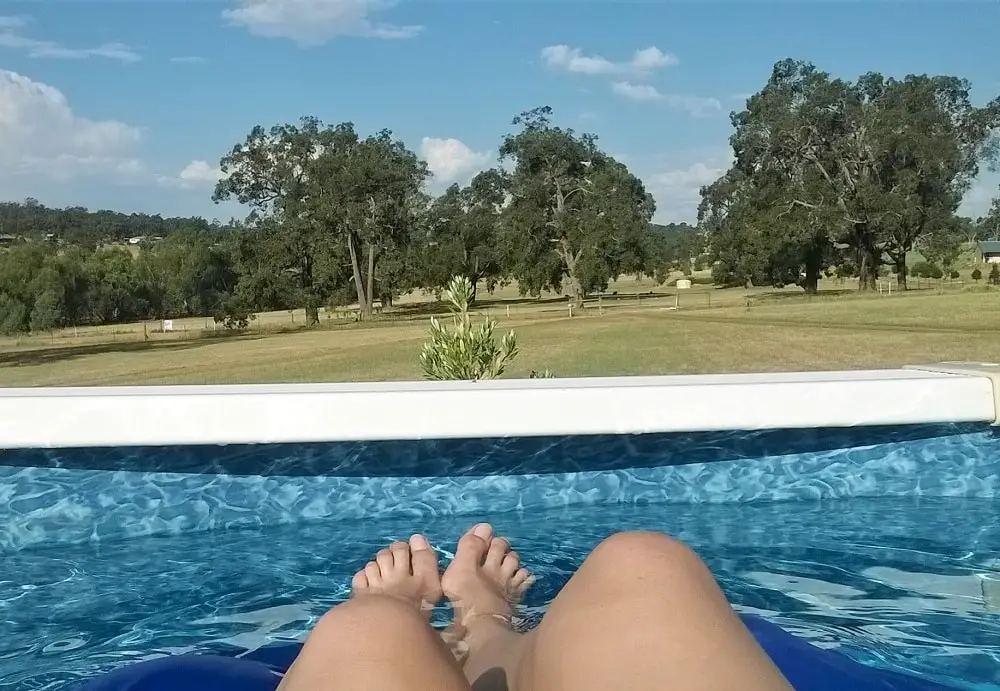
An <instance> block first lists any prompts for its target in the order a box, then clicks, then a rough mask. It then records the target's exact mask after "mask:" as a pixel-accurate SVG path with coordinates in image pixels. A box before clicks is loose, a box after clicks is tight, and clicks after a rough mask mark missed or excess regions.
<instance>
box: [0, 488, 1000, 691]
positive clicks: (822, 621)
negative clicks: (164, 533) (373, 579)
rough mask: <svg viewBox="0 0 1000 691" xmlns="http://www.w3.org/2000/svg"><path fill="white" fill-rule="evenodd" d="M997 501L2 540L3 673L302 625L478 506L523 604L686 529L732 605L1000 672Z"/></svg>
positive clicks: (961, 671)
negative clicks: (67, 543) (526, 589)
mask: <svg viewBox="0 0 1000 691" xmlns="http://www.w3.org/2000/svg"><path fill="white" fill-rule="evenodd" d="M997 509H998V503H997V502H995V501H993V500H970V499H933V500H928V499H922V500H915V499H872V500H868V499H851V500H844V501H835V502H823V503H812V502H792V503H772V504H744V505H735V504H734V505H715V506H707V505H655V506H645V507H625V506H610V507H607V506H606V507H579V508H575V509H562V510H553V511H548V512H534V513H530V514H527V513H526V514H517V513H507V514H498V515H495V516H481V517H480V516H475V517H468V518H464V519H456V518H455V517H449V518H440V519H431V520H424V521H423V522H421V523H420V524H411V523H412V522H411V521H408V520H403V519H382V520H375V521H364V522H351V521H339V522H331V523H313V524H309V525H302V526H285V527H282V528H277V529H268V530H255V531H216V532H206V533H199V534H192V535H183V536H175V537H163V538H136V539H132V540H123V541H118V542H114V543H108V544H104V545H100V546H97V547H57V548H52V549H45V550H36V551H25V552H22V553H18V554H14V555H11V556H8V557H7V563H6V564H5V569H4V573H5V576H4V580H3V581H2V582H0V601H2V602H3V605H4V609H5V611H6V615H5V616H4V621H3V622H0V688H3V689H11V690H12V691H13V689H18V690H20V689H46V690H55V689H64V688H67V687H69V686H72V684H73V683H74V682H76V681H78V680H79V679H82V678H86V677H88V676H90V675H92V674H94V673H95V672H98V671H101V670H107V669H111V668H113V667H116V666H118V665H120V664H123V663H124V662H126V661H136V660H141V659H146V658H148V657H152V656H156V655H161V654H169V653H178V652H184V651H192V650H201V651H206V650H213V649H214V650H218V649H220V648H239V649H254V648H257V647H260V646H261V645H264V644H266V643H268V642H273V641H278V640H295V639H300V638H301V637H302V636H303V634H304V633H305V632H306V631H307V630H308V629H309V627H310V626H311V625H312V624H313V623H315V621H316V619H317V618H318V617H319V616H320V615H322V614H323V612H325V611H326V610H327V609H328V608H329V607H331V606H333V605H334V604H336V603H337V602H340V601H342V600H344V599H345V598H346V597H347V595H348V590H347V584H348V582H349V579H350V576H351V574H352V573H353V571H354V570H355V569H357V568H358V567H359V566H360V565H361V564H363V562H364V561H365V560H366V559H367V558H368V557H369V556H370V555H371V554H372V553H373V552H374V551H375V550H377V549H378V548H380V547H381V546H383V545H384V544H385V543H386V542H388V541H390V540H393V539H396V538H399V537H405V536H406V534H407V533H409V532H410V531H412V530H418V529H419V530H424V531H426V532H427V533H428V535H429V536H430V537H431V538H432V539H433V540H434V541H435V543H436V544H437V545H439V547H440V549H441V552H442V554H443V561H446V560H447V558H448V557H449V556H450V553H451V550H452V549H453V547H454V542H455V540H456V538H457V537H458V536H459V534H460V532H461V530H462V529H464V528H465V527H466V526H467V524H469V523H472V522H474V521H475V520H478V519H479V518H489V519H492V520H493V522H494V523H495V524H496V526H497V528H498V529H499V530H500V531H503V533H504V534H506V535H509V536H510V537H511V539H512V541H513V542H514V544H515V546H516V547H517V549H518V550H519V551H520V552H521V554H522V555H523V560H524V562H525V563H526V564H528V565H530V566H531V567H532V568H533V569H534V570H535V571H536V572H537V573H538V574H539V582H538V584H537V585H536V586H535V587H534V589H533V590H532V591H531V592H530V593H529V595H528V598H527V600H526V602H525V614H526V616H527V618H528V619H529V620H536V619H537V618H538V617H539V616H541V614H542V612H543V611H544V609H545V607H546V605H547V604H548V603H549V602H550V601H551V599H552V597H553V596H554V595H555V593H556V592H557V591H558V589H559V588H560V587H561V585H562V584H563V583H565V582H566V580H567V579H568V578H569V577H570V575H571V574H572V572H573V570H574V569H575V568H576V567H577V566H578V565H579V564H580V562H581V561H582V560H583V558H584V557H585V556H586V554H587V552H588V551H589V550H590V549H591V548H592V547H593V546H594V545H595V544H596V543H597V542H598V541H599V540H600V539H601V538H603V537H604V536H606V535H608V534H610V533H612V532H613V531H615V530H619V529H638V528H647V529H656V530H662V531H665V532H668V533H670V534H672V535H675V536H678V537H680V538H682V539H684V540H685V541H687V542H689V543H690V544H691V545H692V546H694V547H695V549H697V550H698V552H699V553H700V554H701V555H702V556H703V558H704V559H705V560H706V561H707V562H708V564H709V566H710V567H711V568H712V569H713V571H714V572H715V573H716V575H717V577H718V578H719V581H720V582H721V584H722V585H723V588H724V589H725V590H726V592H727V594H728V595H729V597H730V598H731V600H732V601H733V602H734V604H735V605H736V606H737V608H739V609H740V610H741V611H744V612H748V613H757V614H761V615H763V616H765V617H767V618H769V619H771V620H772V621H775V622H777V623H779V624H780V625H782V626H783V627H785V628H786V629H788V630H790V631H792V632H793V633H796V634H797V635H800V636H805V637H807V638H809V639H810V640H811V641H813V642H814V643H816V644H817V645H820V646H822V647H827V648H829V647H836V648H840V649H841V650H842V651H844V652H846V653H847V654H849V655H851V656H853V657H855V658H856V659H858V660H860V661H862V662H864V663H866V664H872V665H881V666H886V667H891V668H894V669H898V670H903V671H908V672H910V673H914V674H919V675H921V676H925V677H932V678H935V679H938V680H943V681H948V682H950V683H952V684H955V685H959V686H962V687H964V688H969V689H973V688H975V689H1000V614H998V613H997V611H996V610H997V608H996V605H997V595H996V589H997V583H1000V580H998V579H1000V572H998V570H997V569H996V558H997V556H998V554H1000V544H998V542H997V539H996V538H997V536H998V535H1000V531H998V530H997V529H996V528H997V525H998V518H997V517H998V515H1000V514H998V511H997ZM446 616H447V611H446V610H444V609H442V610H441V611H439V612H438V613H437V615H436V620H437V621H438V622H439V623H440V622H443V621H444V618H445V617H446Z"/></svg>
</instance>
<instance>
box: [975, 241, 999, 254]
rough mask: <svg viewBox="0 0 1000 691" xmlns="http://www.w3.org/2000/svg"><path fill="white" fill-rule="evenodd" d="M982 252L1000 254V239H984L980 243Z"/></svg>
mask: <svg viewBox="0 0 1000 691" xmlns="http://www.w3.org/2000/svg"><path fill="white" fill-rule="evenodd" d="M979 252H980V254H1000V240H984V241H982V242H980V243H979Z"/></svg>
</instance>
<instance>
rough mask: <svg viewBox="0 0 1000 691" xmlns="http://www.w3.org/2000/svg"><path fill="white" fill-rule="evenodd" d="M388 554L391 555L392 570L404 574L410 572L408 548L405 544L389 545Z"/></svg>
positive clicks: (397, 542)
mask: <svg viewBox="0 0 1000 691" xmlns="http://www.w3.org/2000/svg"><path fill="white" fill-rule="evenodd" d="M389 553H390V554H391V555H392V568H393V569H394V570H395V571H402V572H404V573H406V574H409V573H411V572H410V546H409V545H408V544H406V543H405V542H399V541H396V542H393V543H392V544H391V545H389Z"/></svg>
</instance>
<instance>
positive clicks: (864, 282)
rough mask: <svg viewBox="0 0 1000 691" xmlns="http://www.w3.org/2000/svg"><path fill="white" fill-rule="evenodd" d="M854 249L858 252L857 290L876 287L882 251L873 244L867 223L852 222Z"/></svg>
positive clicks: (874, 288)
mask: <svg viewBox="0 0 1000 691" xmlns="http://www.w3.org/2000/svg"><path fill="white" fill-rule="evenodd" d="M853 240H854V243H853V244H854V249H855V251H856V252H857V253H858V254H857V256H858V290H859V291H867V290H876V289H877V288H878V270H879V268H880V267H881V266H882V253H881V251H880V250H879V249H878V248H877V247H876V246H875V240H874V238H873V237H872V232H871V229H870V228H869V227H868V224H867V223H855V224H854V237H853Z"/></svg>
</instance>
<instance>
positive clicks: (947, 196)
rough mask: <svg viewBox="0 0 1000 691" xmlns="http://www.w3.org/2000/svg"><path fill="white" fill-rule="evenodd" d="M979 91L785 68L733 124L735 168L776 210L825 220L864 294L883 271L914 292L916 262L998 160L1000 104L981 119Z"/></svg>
mask: <svg viewBox="0 0 1000 691" xmlns="http://www.w3.org/2000/svg"><path fill="white" fill-rule="evenodd" d="M969 88H970V87H969V84H968V82H966V81H965V80H962V79H958V78H956V77H929V76H926V75H918V76H914V75H911V76H908V77H906V78H904V79H902V80H896V79H892V78H890V79H886V78H884V77H883V76H882V75H880V74H877V73H869V74H865V75H862V76H861V77H860V78H859V79H858V80H857V81H855V82H846V81H843V80H839V79H832V78H831V77H830V76H829V75H828V74H827V73H825V72H821V71H819V70H817V69H816V67H815V66H813V65H812V64H809V63H805V62H797V61H793V60H783V61H781V62H779V63H777V64H776V65H775V66H774V70H773V72H772V75H771V78H770V80H769V81H768V83H767V85H766V86H765V87H764V89H763V90H762V91H760V92H759V93H758V94H756V95H754V96H753V97H751V98H750V99H749V100H748V101H747V108H746V110H744V111H743V112H741V113H736V114H734V115H733V125H734V127H735V130H736V131H735V133H734V134H733V137H732V139H731V141H732V144H733V149H734V153H735V157H736V163H735V164H734V165H735V167H736V168H737V169H739V170H740V171H741V172H742V174H743V175H744V176H745V177H746V178H747V179H749V180H750V181H751V184H752V185H753V186H757V185H758V182H759V181H761V182H760V184H761V185H762V186H763V185H764V184H766V185H767V186H770V187H776V188H777V189H775V191H774V194H772V195H768V196H769V198H771V199H774V200H775V203H780V204H782V205H784V206H786V207H787V208H788V209H792V208H803V209H810V210H812V211H815V212H817V213H818V214H820V217H819V218H817V219H816V220H817V221H819V224H820V226H822V227H828V228H829V229H830V231H831V236H832V237H831V240H832V241H833V242H834V243H836V244H838V245H840V246H843V247H844V248H845V249H847V250H848V251H849V252H850V253H851V254H852V255H853V259H852V260H853V262H854V263H856V264H857V266H858V271H859V287H860V288H861V289H862V290H865V289H869V288H873V287H874V286H875V282H876V280H877V277H878V273H879V267H880V266H881V265H882V264H883V263H885V262H889V263H892V264H893V265H894V266H895V268H896V273H897V275H898V276H899V277H900V278H901V280H902V281H904V282H905V276H906V271H905V264H906V255H907V253H908V252H909V251H911V250H912V249H913V248H914V247H915V246H916V244H917V243H918V241H919V239H920V238H921V237H923V236H924V235H925V234H926V233H927V232H928V231H929V229H931V228H933V227H935V225H937V224H940V223H941V222H943V221H946V220H947V219H950V218H951V216H952V215H953V214H954V212H955V210H956V209H957V206H958V204H959V202H960V201H961V197H962V194H963V193H964V191H965V190H967V189H968V186H969V184H970V183H971V181H972V179H973V178H974V177H975V175H976V174H977V172H978V166H979V163H980V161H982V160H983V159H984V158H988V157H990V156H992V155H993V154H994V153H995V146H996V140H995V137H994V131H995V128H996V127H997V124H998V122H1000V100H995V101H993V102H992V103H990V104H989V105H988V106H986V107H983V108H976V107H973V106H972V105H971V101H970V97H969ZM778 200H780V202H778ZM904 285H905V283H904Z"/></svg>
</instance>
